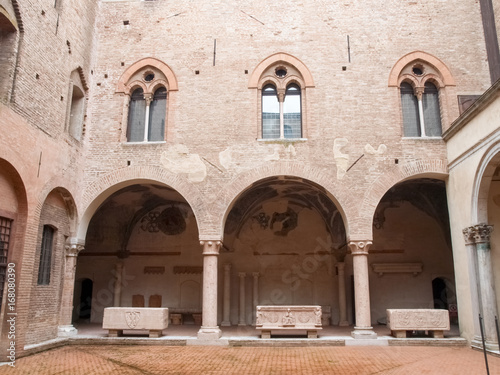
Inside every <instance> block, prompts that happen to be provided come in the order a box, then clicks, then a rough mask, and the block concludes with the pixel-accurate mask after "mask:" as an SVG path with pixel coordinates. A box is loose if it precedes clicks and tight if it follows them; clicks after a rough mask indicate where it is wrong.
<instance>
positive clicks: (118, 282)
mask: <svg viewBox="0 0 500 375" xmlns="http://www.w3.org/2000/svg"><path fill="white" fill-rule="evenodd" d="M115 273H116V274H115V287H114V294H113V306H114V307H120V305H121V299H122V283H123V281H122V279H123V262H121V261H119V262H117V263H116V264H115Z"/></svg>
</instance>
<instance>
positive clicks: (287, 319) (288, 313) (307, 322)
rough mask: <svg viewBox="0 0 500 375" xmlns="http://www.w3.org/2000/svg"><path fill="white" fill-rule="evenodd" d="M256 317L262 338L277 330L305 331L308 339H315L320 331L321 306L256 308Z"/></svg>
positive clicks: (256, 325)
mask: <svg viewBox="0 0 500 375" xmlns="http://www.w3.org/2000/svg"><path fill="white" fill-rule="evenodd" d="M256 317H257V320H256V323H255V328H256V329H259V330H260V331H261V337H262V338H271V331H279V330H306V331H307V337H308V338H317V337H318V330H320V329H322V326H321V306H257V314H256Z"/></svg>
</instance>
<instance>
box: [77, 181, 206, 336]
mask: <svg viewBox="0 0 500 375" xmlns="http://www.w3.org/2000/svg"><path fill="white" fill-rule="evenodd" d="M202 271H203V269H202V252H201V249H200V244H199V235H198V226H197V222H196V218H195V217H194V213H193V211H192V209H191V207H190V206H189V204H188V203H187V201H186V200H185V199H184V198H183V196H182V195H181V194H180V193H179V192H177V191H176V190H174V189H172V188H170V187H168V186H165V185H160V184H154V183H143V184H131V185H129V186H126V187H123V188H122V189H120V190H118V191H116V192H114V193H113V194H111V195H110V196H109V197H107V198H106V199H105V200H104V201H103V203H102V204H101V205H100V206H99V208H98V209H97V210H96V211H95V213H94V215H93V216H92V219H91V220H90V223H89V226H88V229H87V233H86V239H85V249H84V250H83V251H82V252H81V253H80V254H79V256H78V264H77V269H76V279H77V280H78V279H80V280H84V279H91V280H92V282H93V285H92V289H93V293H92V299H91V302H90V317H89V319H90V323H95V324H97V325H100V323H102V319H103V312H104V308H106V307H112V306H116V307H127V306H136V307H139V306H140V307H147V306H150V307H168V308H169V313H170V314H185V315H186V316H187V315H189V316H190V317H191V316H192V314H199V313H201V299H200V298H198V299H197V301H196V303H194V301H193V299H192V298H188V299H186V298H185V296H183V293H182V292H183V290H184V289H185V288H184V289H183V285H186V282H188V281H190V282H192V283H196V284H200V285H201V282H202ZM188 285H189V284H188ZM76 286H77V284H76ZM81 289H82V292H81V293H82V296H83V291H84V289H85V288H84V285H83V284H82V287H81ZM186 301H187V302H186ZM184 302H186V303H184ZM77 303H82V302H81V301H80V300H79V299H76V298H75V309H78V307H77V305H76V304H77ZM188 320H189V319H188ZM82 329H83V330H85V326H81V325H80V326H79V330H82Z"/></svg>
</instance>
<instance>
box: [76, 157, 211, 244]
mask: <svg viewBox="0 0 500 375" xmlns="http://www.w3.org/2000/svg"><path fill="white" fill-rule="evenodd" d="M137 183H162V184H165V185H168V186H170V187H171V188H173V189H175V190H176V191H178V192H179V194H181V195H182V196H183V197H184V199H185V200H186V201H187V202H188V204H189V206H190V207H191V209H192V210H193V214H194V216H195V218H196V223H197V225H198V232H199V233H201V231H202V230H203V228H204V227H205V224H204V223H203V222H202V221H200V220H202V219H203V217H204V215H202V214H203V213H204V201H203V197H202V195H201V193H200V192H199V190H198V189H197V188H196V187H194V186H193V184H191V183H189V182H188V181H187V180H186V179H184V178H182V177H179V176H178V175H174V174H172V173H170V172H168V171H167V170H165V169H163V168H159V167H152V166H144V167H140V166H138V167H127V168H122V169H118V170H115V171H113V172H110V173H108V174H106V175H104V176H102V177H101V178H99V179H98V180H96V181H94V182H93V183H92V184H90V185H89V186H88V187H87V188H86V189H85V191H84V193H83V201H82V204H81V211H80V212H83V215H82V217H81V219H80V223H79V227H78V238H79V239H81V240H84V239H85V235H86V232H87V228H88V225H89V223H90V220H91V219H92V216H93V215H94V213H95V212H96V211H97V209H98V208H99V206H100V205H101V203H103V202H104V201H105V200H106V198H108V197H109V196H110V195H111V194H113V193H114V192H116V191H118V190H120V189H121V188H123V187H125V186H129V185H132V184H137ZM200 236H201V234H200Z"/></svg>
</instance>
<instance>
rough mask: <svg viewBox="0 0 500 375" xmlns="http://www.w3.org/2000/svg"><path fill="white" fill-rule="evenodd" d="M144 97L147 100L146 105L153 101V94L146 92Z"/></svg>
mask: <svg viewBox="0 0 500 375" xmlns="http://www.w3.org/2000/svg"><path fill="white" fill-rule="evenodd" d="M144 99H145V100H146V105H150V104H151V102H152V101H153V94H144Z"/></svg>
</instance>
